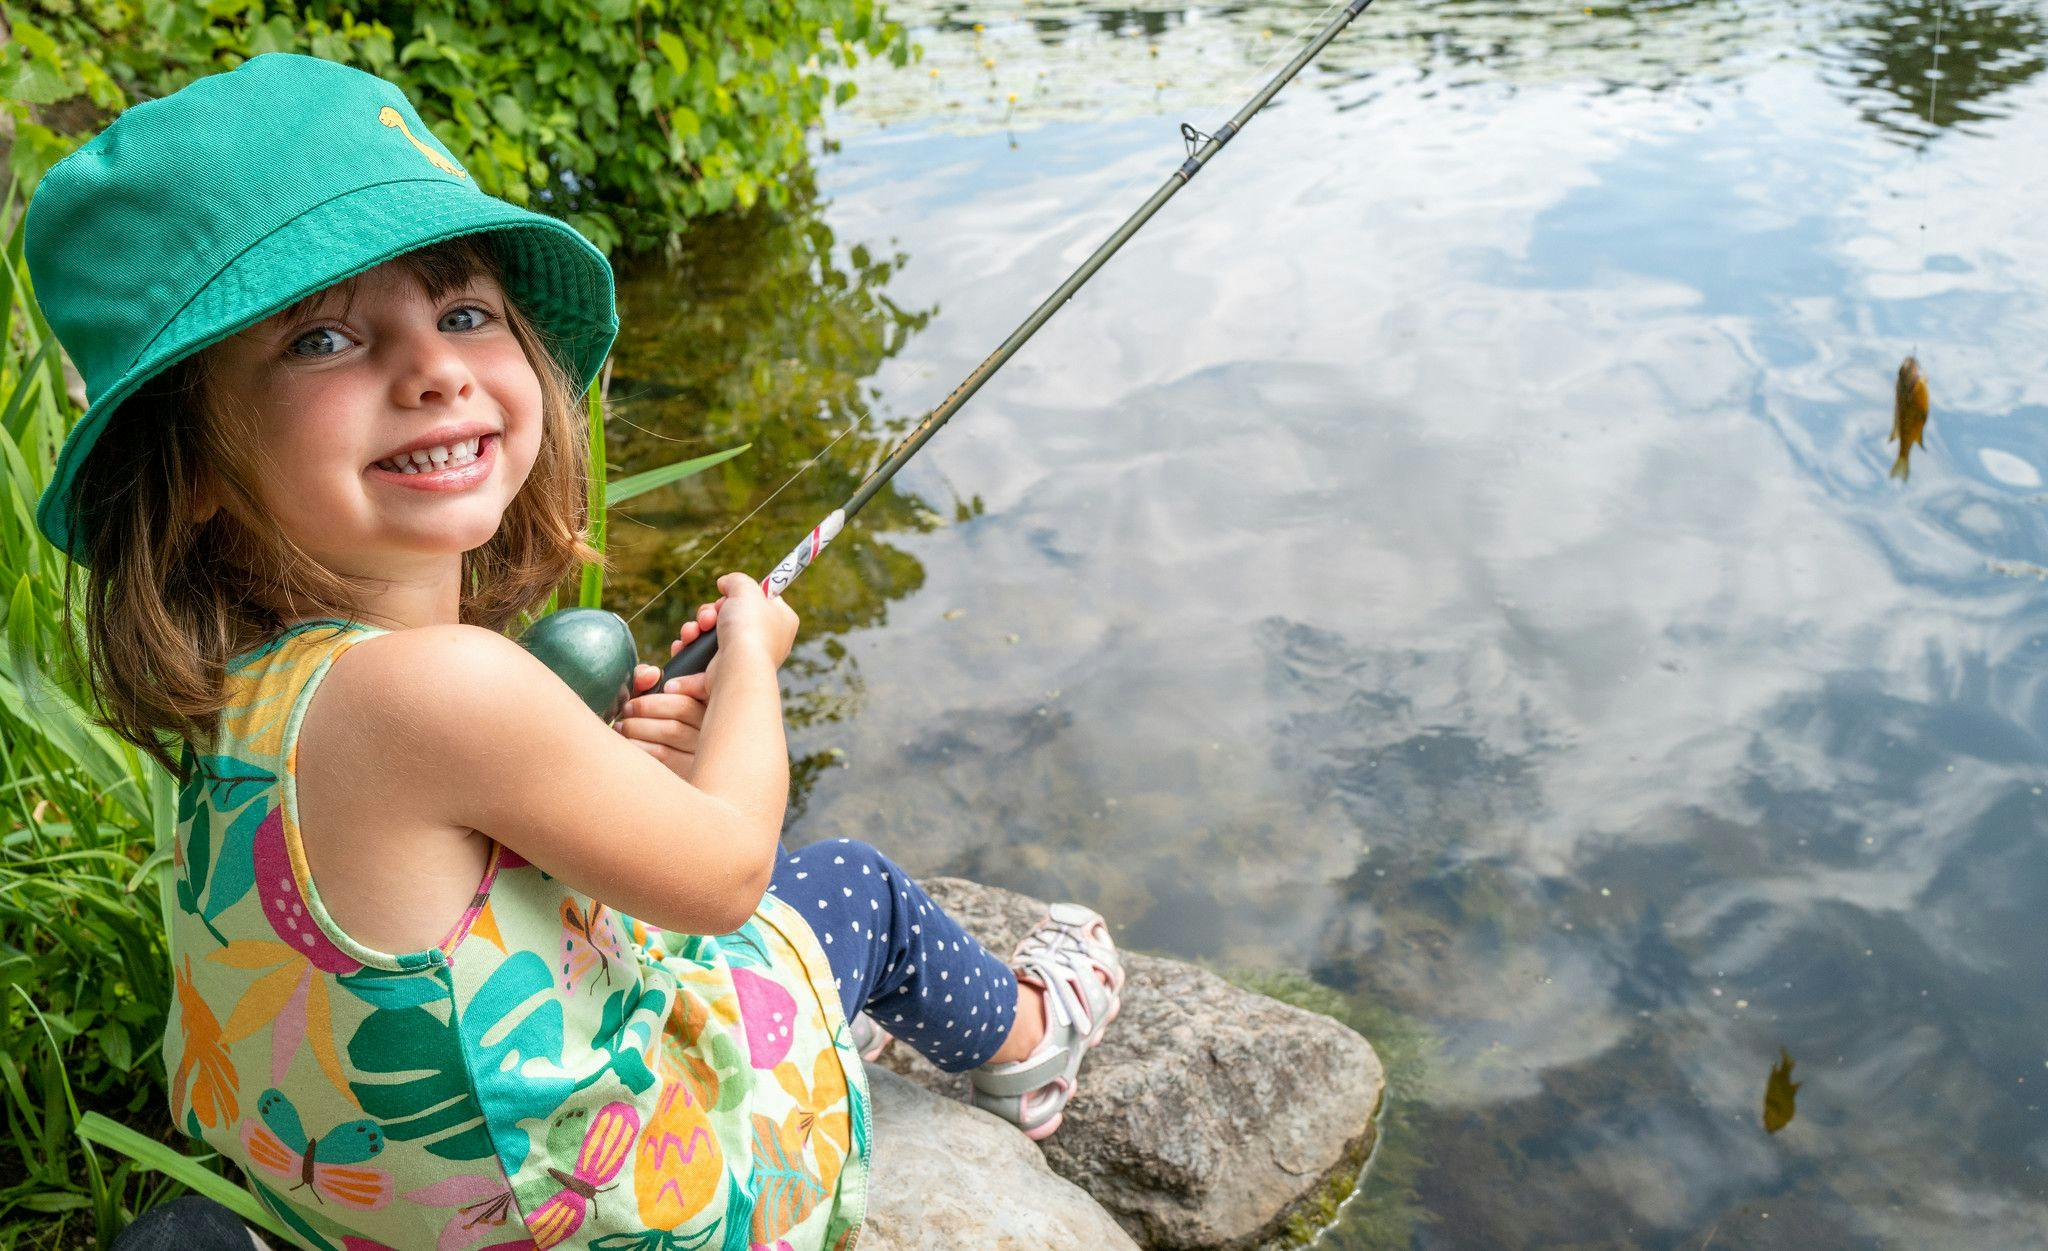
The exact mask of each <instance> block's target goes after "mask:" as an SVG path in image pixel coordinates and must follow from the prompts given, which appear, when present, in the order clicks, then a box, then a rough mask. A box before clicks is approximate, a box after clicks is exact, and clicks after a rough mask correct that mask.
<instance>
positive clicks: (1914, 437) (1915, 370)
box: [1885, 356, 1928, 481]
mask: <svg viewBox="0 0 2048 1251" xmlns="http://www.w3.org/2000/svg"><path fill="white" fill-rule="evenodd" d="M1927 405H1928V398H1927V379H1926V378H1925V377H1923V376H1921V373H1920V362H1919V361H1916V360H1914V359H1913V358H1912V357H1910V356H1908V357H1907V358H1906V359H1905V362H1904V363H1903V364H1901V365H1900V366H1899V390H1898V394H1897V396H1896V397H1895V398H1894V399H1893V400H1892V435H1891V438H1890V439H1887V440H1885V442H1887V443H1890V442H1893V441H1897V443H1898V445H1899V458H1898V459H1897V460H1895V461H1893V462H1892V477H1894V478H1898V479H1900V480H1901V481H1904V480H1905V479H1906V477H1907V475H1908V474H1909V473H1911V468H1910V466H1909V465H1908V464H1907V461H1908V460H1909V459H1910V458H1911V456H1912V455H1913V445H1914V444H1915V443H1918V444H1919V445H1920V446H1921V447H1926V446H1927V441H1926V439H1925V438H1924V437H1922V436H1923V434H1924V432H1925V431H1926V429H1927Z"/></svg>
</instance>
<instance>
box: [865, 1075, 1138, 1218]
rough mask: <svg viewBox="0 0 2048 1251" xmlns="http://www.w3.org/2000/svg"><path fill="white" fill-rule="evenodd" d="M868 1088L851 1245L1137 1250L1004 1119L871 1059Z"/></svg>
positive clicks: (1099, 1206)
mask: <svg viewBox="0 0 2048 1251" xmlns="http://www.w3.org/2000/svg"><path fill="white" fill-rule="evenodd" d="M892 1050H893V1048H892ZM868 1084H869V1088H870V1090H871V1091H872V1093H873V1095H874V1112H875V1164H874V1174H873V1177H872V1178H871V1180H870V1181H869V1184H868V1219H867V1224H866V1226H865V1228H864V1229H863V1231H862V1233H861V1236H860V1251H965V1249H966V1248H974V1249H975V1251H1137V1244H1136V1243H1134V1242H1132V1241H1131V1237H1130V1235H1129V1234H1126V1233H1125V1232H1124V1231H1123V1230H1122V1229H1121V1228H1120V1227H1119V1226H1118V1225H1117V1223H1116V1222H1115V1221H1114V1220H1112V1219H1111V1218H1110V1215H1109V1213H1107V1212H1105V1211H1103V1210H1102V1207H1101V1205H1099V1204H1097V1203H1096V1202H1095V1200H1093V1199H1091V1198H1089V1197H1088V1193H1087V1192H1086V1191H1084V1190H1082V1189H1081V1188H1080V1187H1079V1186H1076V1185H1074V1184H1073V1183H1072V1182H1070V1181H1067V1180H1066V1179H1065V1178H1063V1177H1061V1176H1059V1175H1058V1174H1056V1173H1054V1172H1053V1171H1052V1170H1051V1169H1049V1168H1047V1167H1046V1164H1045V1157H1043V1156H1041V1155H1040V1154H1039V1153H1038V1148H1037V1147H1035V1146H1033V1145H1032V1143H1031V1140H1030V1139H1028V1138H1026V1137H1025V1136H1024V1135H1022V1134H1020V1133H1018V1132H1017V1131H1016V1130H1015V1129H1013V1128H1012V1127H1011V1126H1010V1125H1008V1124H1006V1123H1005V1122H1003V1121H999V1120H997V1119H996V1118H995V1117H993V1116H990V1115H989V1114H988V1113H986V1112H981V1111H977V1110H976V1109H974V1108H968V1107H962V1106H960V1105H959V1104H957V1103H953V1102H951V1101H950V1100H947V1099H943V1098H941V1097H939V1096H938V1095H935V1094H933V1093H932V1092H930V1091H928V1090H924V1089H922V1088H920V1087H918V1086H916V1085H913V1084H912V1083H910V1082H907V1081H905V1080H904V1079H903V1078H901V1077H898V1076H897V1075H896V1074H894V1073H891V1072H889V1071H888V1070H886V1069H881V1068H876V1067H874V1066H872V1065H870V1066H869V1067H868Z"/></svg>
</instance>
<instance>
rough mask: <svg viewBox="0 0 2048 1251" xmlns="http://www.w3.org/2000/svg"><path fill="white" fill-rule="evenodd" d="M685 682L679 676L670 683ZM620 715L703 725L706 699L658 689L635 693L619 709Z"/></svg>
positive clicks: (677, 684)
mask: <svg viewBox="0 0 2048 1251" xmlns="http://www.w3.org/2000/svg"><path fill="white" fill-rule="evenodd" d="M690 676H691V677H693V678H701V677H702V676H703V675H702V674H691V675H690ZM683 682H684V679H681V678H678V679H675V680H674V681H672V682H671V683H670V685H671V686H672V687H673V686H680V685H682V684H683ZM619 716H620V717H621V718H626V717H644V718H647V719H648V720H653V721H681V722H683V723H684V724H686V725H703V724H704V701H703V700H701V699H698V698H697V697H695V696H693V695H679V694H668V693H665V692H660V691H657V692H654V693H651V694H647V695H635V696H634V697H633V698H632V699H630V700H627V701H626V706H625V707H624V708H622V709H620V710H619Z"/></svg>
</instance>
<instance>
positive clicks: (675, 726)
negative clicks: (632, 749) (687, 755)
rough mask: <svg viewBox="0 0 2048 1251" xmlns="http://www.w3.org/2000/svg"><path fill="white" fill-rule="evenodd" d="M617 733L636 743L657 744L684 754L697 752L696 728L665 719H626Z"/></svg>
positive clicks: (620, 724)
mask: <svg viewBox="0 0 2048 1251" xmlns="http://www.w3.org/2000/svg"><path fill="white" fill-rule="evenodd" d="M619 733H621V734H623V735H625V736H626V737H627V738H629V739H632V740H633V741H635V742H638V743H659V744H661V745H662V746H663V747H673V748H675V749H676V750H677V751H685V752H694V751H696V750H697V733H698V731H697V727H696V726H694V725H688V724H686V723H684V722H681V721H671V720H669V719H668V718H666V717H627V718H625V719H624V720H622V721H620V722H619Z"/></svg>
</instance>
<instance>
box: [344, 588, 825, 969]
mask: <svg viewBox="0 0 2048 1251" xmlns="http://www.w3.org/2000/svg"><path fill="white" fill-rule="evenodd" d="M734 642H735V643H738V642H739V640H737V639H735V640H734ZM718 666H719V673H718V675H717V681H716V684H715V685H714V687H713V689H712V694H711V699H710V701H709V703H708V704H707V706H706V708H705V714H704V726H703V735H702V739H701V741H700V746H699V749H698V760H697V768H696V773H695V778H694V783H693V782H685V781H683V780H682V779H681V778H679V777H677V776H676V775H675V774H674V773H673V772H672V771H670V770H669V769H668V768H667V767H666V766H665V765H663V764H661V763H660V762H659V761H657V760H655V759H654V758H653V757H652V756H650V755H648V754H647V753H646V752H644V751H642V750H640V749H638V748H636V747H634V746H633V745H632V744H631V743H629V742H628V741H627V740H626V739H624V738H623V737H621V736H620V735H619V734H617V733H616V732H614V731H613V730H612V729H610V728H609V727H607V726H606V725H605V724H604V723H603V722H601V721H599V720H598V719H597V718H596V717H594V716H592V715H591V714H590V710H589V709H588V708H586V707H584V706H583V704H582V702H581V701H580V700H578V699H577V698H576V696H575V695H574V694H573V693H572V692H571V691H570V690H569V688H568V687H567V686H565V685H563V683H562V682H561V680H560V679H559V678H557V677H555V675H554V674H553V673H551V672H549V671H548V669H547V668H546V667H545V666H544V665H542V664H541V663H540V662H539V661H538V660H536V659H534V658H533V657H532V656H531V655H529V654H528V653H527V652H526V651H525V650H524V649H522V648H521V647H519V646H518V645H517V644H516V643H513V642H512V641H511V640H509V639H507V638H505V637H503V636H502V635H499V634H495V633H492V632H491V631H489V630H484V629H481V628H478V627H475V626H460V625H443V626H424V627H420V628H417V629H411V630H401V631H396V632H393V633H391V634H385V635H379V636H378V637H376V638H372V639H368V640H366V641H364V642H362V643H359V644H357V645H356V646H355V647H353V648H351V649H350V650H349V651H348V652H346V653H344V654H343V655H342V657H341V658H340V659H339V660H337V661H336V662H335V665H334V668H333V669H332V670H331V671H330V673H329V675H328V677H327V679H326V682H325V684H323V686H322V687H321V690H320V693H319V696H318V699H319V700H320V701H321V702H326V701H329V700H332V701H335V702H334V703H332V704H330V705H329V707H327V708H325V709H323V710H322V713H323V715H324V716H339V717H347V718H351V719H353V720H354V722H355V724H357V725H359V726H360V727H361V731H362V732H361V733H360V734H359V735H357V736H355V740H356V742H357V743H358V744H360V745H361V746H360V747H359V748H358V750H360V751H361V752H362V753H363V758H362V760H361V761H360V762H359V764H360V769H361V772H362V775H363V784H364V785H366V786H380V787H387V788H392V791H391V793H395V794H400V795H406V796H411V797H414V798H415V799H416V801H417V802H418V803H419V804H421V805H423V806H424V807H425V808H426V809H427V811H426V812H425V813H424V814H423V815H425V816H427V817H429V818H430V819H439V820H445V821H446V822H447V823H448V824H450V825H453V826H458V827H464V828H470V829H476V830H479V831H481V832H483V833H485V834H488V835H490V836H491V837H493V838H495V839H497V840H498V841H499V842H502V843H504V844H505V845H506V846H507V847H510V848H511V849H512V850H514V851H516V852H518V853H519V854H520V855H522V856H524V857H526V858H527V859H528V860H530V861H532V862H533V863H534V864H536V865H538V866H540V867H541V868H542V869H545V870H546V871H548V872H549V873H552V874H554V875H555V876H556V877H559V878H561V879H562V880H563V881H565V882H567V883H568V884H569V885H570V886H572V887H574V888H575V889H577V890H579V891H582V892H584V893H585V894H588V895H590V896H591V897H592V898H594V899H597V900H599V901H601V902H603V903H606V904H609V905H611V906H612V907H614V908H618V909H620V910H622V911H624V912H627V913H630V914H631V915H633V916H636V917H639V918H641V919H642V920H645V921H647V922H648V923H649V924H652V925H657V926H660V927H661V928H663V929H671V930H679V931H683V932H687V933H694V934H723V933H728V932H730V931H732V930H734V929H737V928H738V927H739V926H740V925H741V924H743V923H744V922H745V921H746V919H747V917H748V915H749V914H751V913H752V912H753V910H754V908H755V907H756V906H757V905H758V904H759V903H760V900H761V896H762V894H763V892H765V891H766V890H767V888H768V879H769V875H770V873H771V872H772V871H773V869H774V864H775V845H776V842H777V840H778V839H779V838H780V836H781V832H782V818H783V812H784V808H785V806H786V803H787V799H788V790H789V752H788V745H787V743H786V741H785V739H784V736H783V725H782V705H781V690H780V687H779V685H778V683H777V680H776V658H775V657H774V656H773V655H772V653H771V652H769V651H766V650H764V649H760V648H752V647H748V646H745V645H740V646H736V647H727V648H722V649H721V654H720V658H719V662H718Z"/></svg>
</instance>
